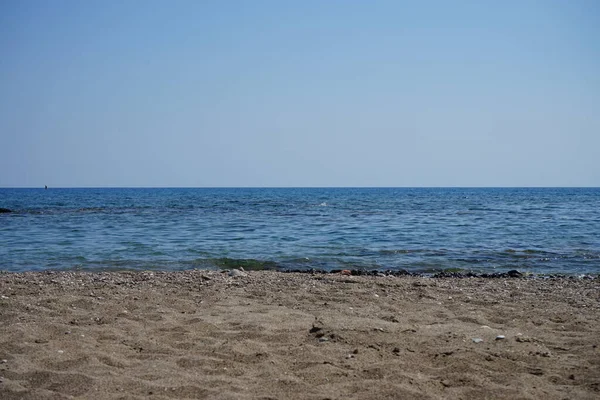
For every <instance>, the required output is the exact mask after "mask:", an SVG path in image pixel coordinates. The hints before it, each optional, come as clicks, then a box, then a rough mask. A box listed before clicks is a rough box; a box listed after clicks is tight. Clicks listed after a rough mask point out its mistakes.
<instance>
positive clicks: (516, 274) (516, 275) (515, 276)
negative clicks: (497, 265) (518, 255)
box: [506, 269, 523, 278]
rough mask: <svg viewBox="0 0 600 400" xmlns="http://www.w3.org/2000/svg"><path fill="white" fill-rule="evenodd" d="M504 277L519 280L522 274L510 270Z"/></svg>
mask: <svg viewBox="0 0 600 400" xmlns="http://www.w3.org/2000/svg"><path fill="white" fill-rule="evenodd" d="M506 275H508V276H510V277H511V278H520V277H522V276H523V274H522V273H521V272H519V271H517V270H516V269H512V270H510V271H508V272H507V273H506Z"/></svg>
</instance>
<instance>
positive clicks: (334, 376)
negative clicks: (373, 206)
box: [0, 270, 600, 399]
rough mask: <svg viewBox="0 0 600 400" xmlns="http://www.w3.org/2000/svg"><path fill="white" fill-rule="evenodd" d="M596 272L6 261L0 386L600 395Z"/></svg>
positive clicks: (22, 393)
mask: <svg viewBox="0 0 600 400" xmlns="http://www.w3.org/2000/svg"><path fill="white" fill-rule="evenodd" d="M599 289H600V280H599V279H598V278H595V279H577V278H571V279H569V278H557V279H526V278H506V279H504V278H496V279H482V278H465V279H456V278H420V277H389V276H382V277H365V276H345V275H341V274H316V275H311V274H297V273H279V272H270V271H257V272H239V273H235V274H234V276H232V275H231V274H229V273H227V272H220V271H202V270H198V271H185V272H110V273H108V272H107V273H87V272H50V273H49V272H44V273H33V272H31V273H17V274H12V273H3V274H0V296H1V298H0V322H1V325H0V360H1V361H0V362H1V363H0V377H1V378H0V398H2V399H70V398H84V399H146V398H153V399H202V398H208V399H348V398H354V399H398V398H407V399H408V398H414V399H429V398H432V399H439V398H448V399H508V398H510V399H540V398H544V399H597V398H598V397H599V396H600V349H599V348H598V345H600V334H599V332H600V290H599Z"/></svg>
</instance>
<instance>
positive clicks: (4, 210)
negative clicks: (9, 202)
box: [0, 207, 12, 214]
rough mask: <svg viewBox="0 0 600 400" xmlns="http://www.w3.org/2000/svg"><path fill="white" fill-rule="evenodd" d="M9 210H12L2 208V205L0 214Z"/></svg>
mask: <svg viewBox="0 0 600 400" xmlns="http://www.w3.org/2000/svg"><path fill="white" fill-rule="evenodd" d="M9 212H12V210H10V209H8V208H2V207H0V214H3V213H9Z"/></svg>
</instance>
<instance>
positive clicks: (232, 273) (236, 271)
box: [229, 269, 246, 278]
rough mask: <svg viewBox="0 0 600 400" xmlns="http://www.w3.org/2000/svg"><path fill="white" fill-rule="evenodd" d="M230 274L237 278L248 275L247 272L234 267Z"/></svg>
mask: <svg viewBox="0 0 600 400" xmlns="http://www.w3.org/2000/svg"><path fill="white" fill-rule="evenodd" d="M229 276H232V277H234V278H235V277H237V276H246V273H245V272H244V271H241V270H239V269H232V270H231V271H229Z"/></svg>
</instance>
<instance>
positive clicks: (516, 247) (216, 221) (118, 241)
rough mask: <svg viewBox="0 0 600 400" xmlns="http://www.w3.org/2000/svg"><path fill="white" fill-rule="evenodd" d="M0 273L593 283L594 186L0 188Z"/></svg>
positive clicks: (599, 206)
mask: <svg viewBox="0 0 600 400" xmlns="http://www.w3.org/2000/svg"><path fill="white" fill-rule="evenodd" d="M0 207H4V208H8V209H11V210H13V212H11V213H6V214H0V244H1V245H0V270H7V271H28V270H44V269H64V268H81V269H163V270H174V269H189V268H223V267H225V268H227V267H235V266H243V267H244V268H247V269H252V268H255V269H261V268H269V269H287V268H291V269H309V268H321V269H326V270H331V269H339V268H344V269H353V268H355V269H392V270H394V269H405V270H408V271H411V272H431V271H437V270H442V269H449V268H450V269H455V268H456V269H466V270H473V271H480V272H501V271H506V270H510V269H518V270H521V271H529V272H535V273H568V274H579V273H593V274H596V273H600V189H598V188H576V189H573V188H515V189H510V188H501V189H490V188H485V189H484V188H477V189H459V188H360V189H356V188H335V189H324V188H323V189H322V188H298V189H293V188H286V189H240V188H238V189H225V188H220V189H170V188H169V189H167V188H165V189H53V188H51V189H48V190H44V189H0Z"/></svg>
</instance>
